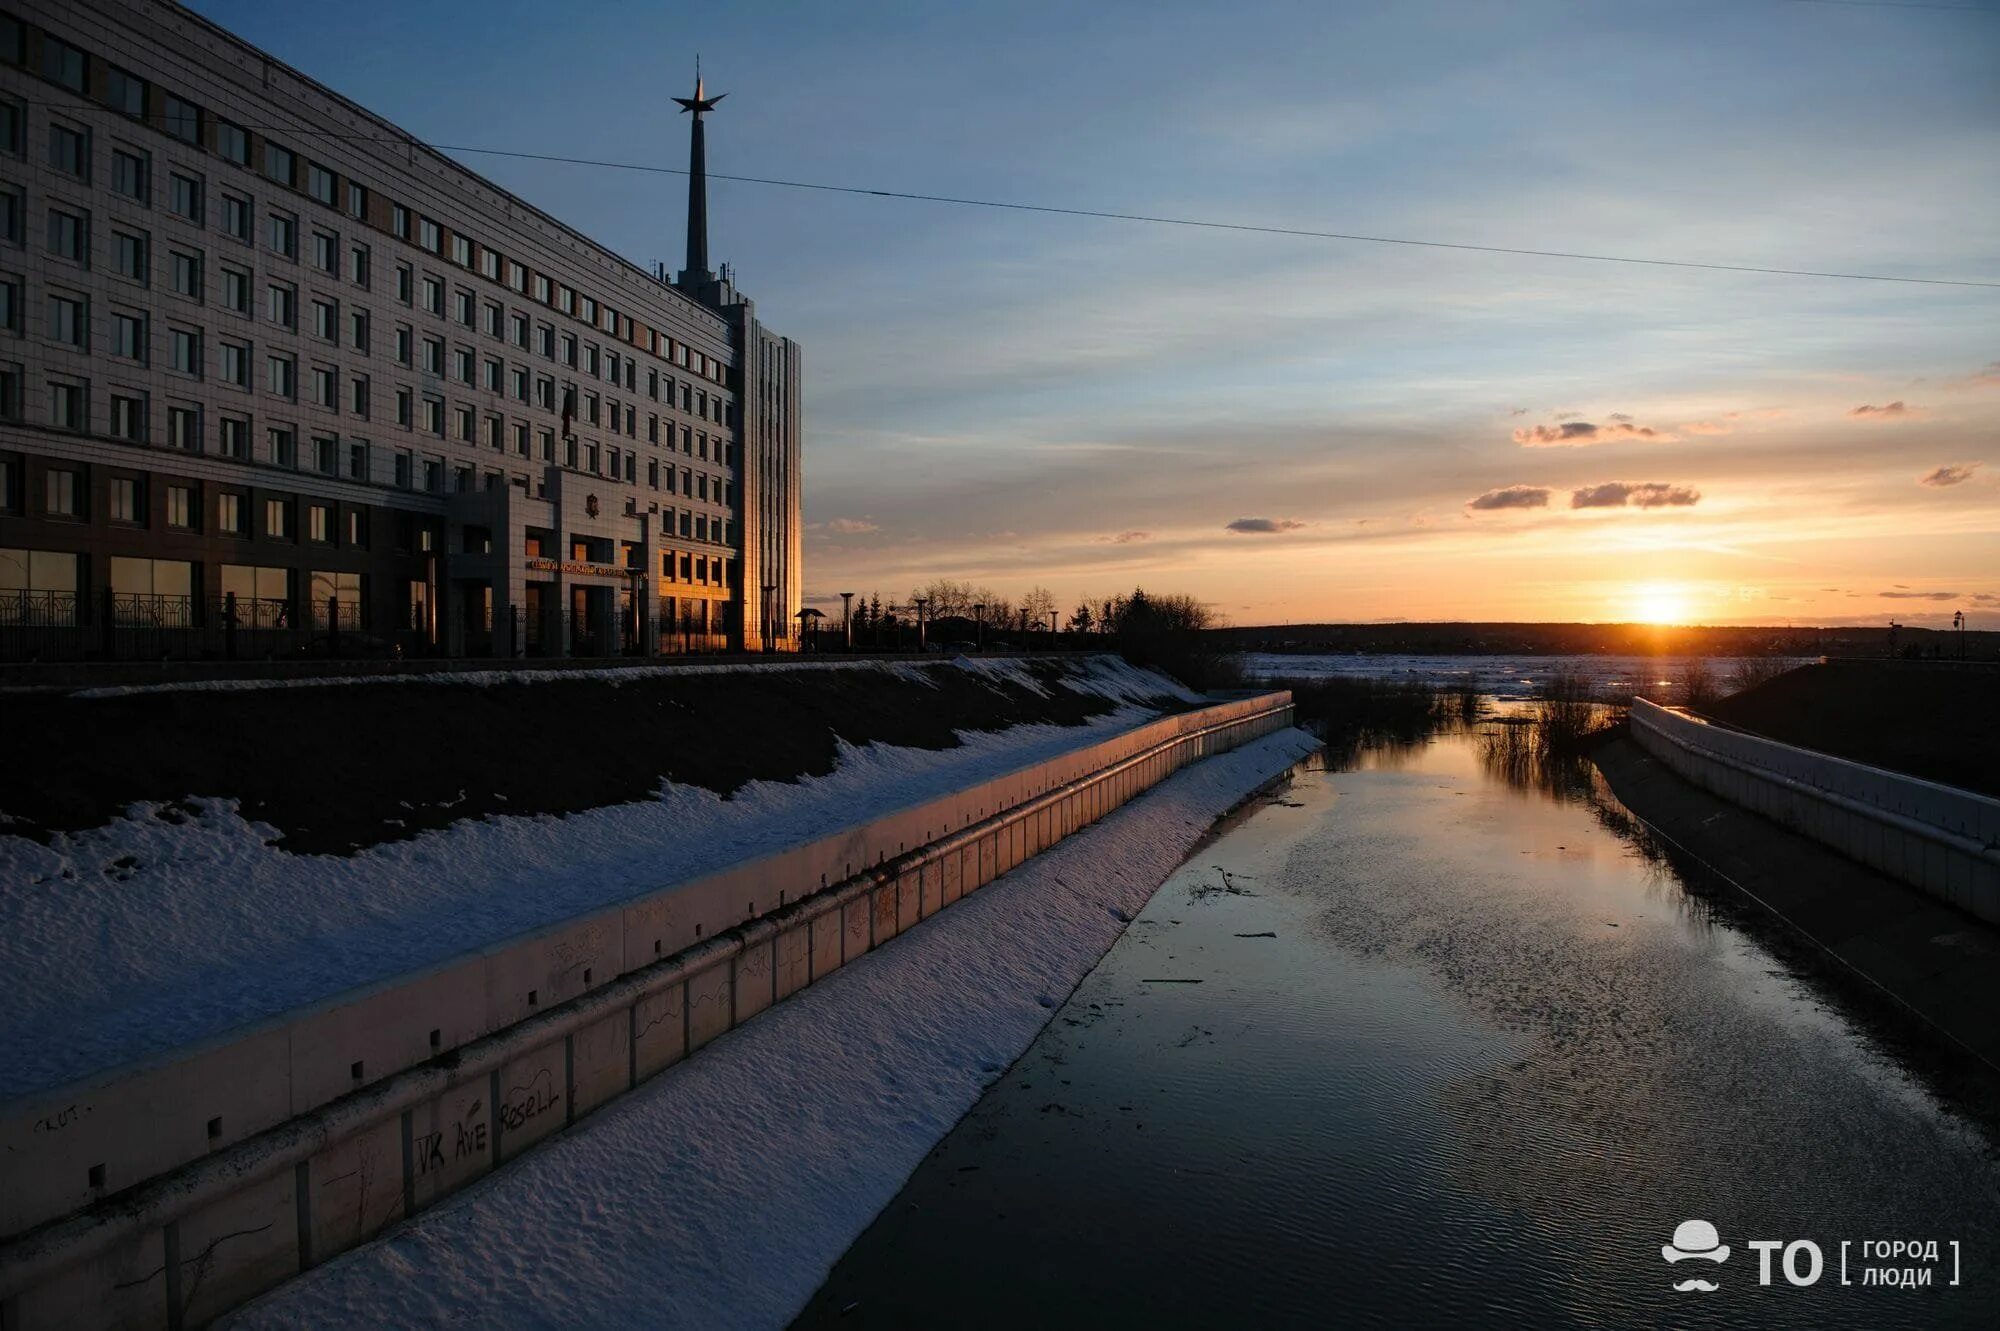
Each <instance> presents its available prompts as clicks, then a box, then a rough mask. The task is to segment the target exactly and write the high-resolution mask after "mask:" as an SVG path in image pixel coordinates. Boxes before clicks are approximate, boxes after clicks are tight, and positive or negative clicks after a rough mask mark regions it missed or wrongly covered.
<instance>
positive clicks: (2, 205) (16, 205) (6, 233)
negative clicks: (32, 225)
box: [0, 187, 27, 245]
mask: <svg viewBox="0 0 2000 1331" xmlns="http://www.w3.org/2000/svg"><path fill="white" fill-rule="evenodd" d="M26 211H27V208H26V205H24V204H23V203H22V202H21V193H20V191H19V190H15V189H9V188H4V187H0V240H5V241H6V242H7V243H8V244H10V245H18V244H20V243H21V218H22V216H23V215H24V214H25V213H26Z"/></svg>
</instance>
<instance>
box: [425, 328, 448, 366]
mask: <svg viewBox="0 0 2000 1331" xmlns="http://www.w3.org/2000/svg"><path fill="white" fill-rule="evenodd" d="M424 373H425V374H443V373H444V339H443V338H438V337H427V338H425V339H424Z"/></svg>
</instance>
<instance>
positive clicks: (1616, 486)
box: [1569, 481, 1701, 508]
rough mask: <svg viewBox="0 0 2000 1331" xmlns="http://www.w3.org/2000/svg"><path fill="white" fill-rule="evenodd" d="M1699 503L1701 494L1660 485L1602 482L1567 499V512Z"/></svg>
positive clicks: (1578, 491)
mask: <svg viewBox="0 0 2000 1331" xmlns="http://www.w3.org/2000/svg"><path fill="white" fill-rule="evenodd" d="M1700 502H1701V491H1699V490H1696V489H1693V488H1691V487H1689V486H1685V485H1668V484H1666V483H1665V482H1663V481H1638V482H1633V481H1606V482H1604V483H1603V484H1602V485H1590V486H1585V487H1584V488H1583V489H1581V490H1572V491H1571V492H1570V496H1569V506H1570V507H1571V508H1625V507H1626V506H1628V505H1629V506H1631V507H1633V508H1691V507H1693V506H1694V505H1696V504H1698V503H1700Z"/></svg>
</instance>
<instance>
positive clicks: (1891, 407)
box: [1847, 398, 1924, 421]
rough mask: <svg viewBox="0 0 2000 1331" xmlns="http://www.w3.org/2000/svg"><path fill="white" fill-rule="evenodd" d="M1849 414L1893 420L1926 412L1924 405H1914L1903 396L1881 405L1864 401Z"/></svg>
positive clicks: (1874, 419)
mask: <svg viewBox="0 0 2000 1331" xmlns="http://www.w3.org/2000/svg"><path fill="white" fill-rule="evenodd" d="M1847 414H1848V415H1850V416H1853V417H1855V418H1857V419H1859V420H1864V421H1882V420H1893V419H1895V418H1896V417H1898V416H1921V415H1923V414H1924V409H1923V408H1922V407H1913V406H1911V405H1910V404H1909V403H1907V402H1905V401H1903V400H1902V399H1901V398H1898V399H1897V400H1896V401H1894V402H1885V403H1883V404H1882V405H1881V406H1879V407H1877V406H1872V405H1870V404H1869V403H1866V402H1864V403H1862V404H1861V405H1860V406H1858V407H1856V408H1855V409H1854V410H1852V411H1850V412H1848V413H1847Z"/></svg>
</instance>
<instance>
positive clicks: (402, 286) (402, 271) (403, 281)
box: [396, 263, 413, 305]
mask: <svg viewBox="0 0 2000 1331" xmlns="http://www.w3.org/2000/svg"><path fill="white" fill-rule="evenodd" d="M412 283H413V278H412V277H411V274H410V266H409V265H408V264H406V263H399V264H397V265H396V299H397V300H400V301H402V302H403V304H405V305H408V304H409V303H410V300H411V288H412Z"/></svg>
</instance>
